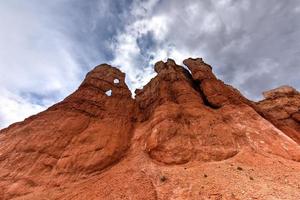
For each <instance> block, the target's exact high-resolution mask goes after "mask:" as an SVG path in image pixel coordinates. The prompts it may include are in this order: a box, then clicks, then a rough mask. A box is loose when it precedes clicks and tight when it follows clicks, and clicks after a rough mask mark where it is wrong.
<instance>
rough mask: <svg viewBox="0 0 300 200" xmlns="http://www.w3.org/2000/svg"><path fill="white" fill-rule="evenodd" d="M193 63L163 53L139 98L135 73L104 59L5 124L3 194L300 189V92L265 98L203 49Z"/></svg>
mask: <svg viewBox="0 0 300 200" xmlns="http://www.w3.org/2000/svg"><path fill="white" fill-rule="evenodd" d="M183 63H184V64H185V65H186V66H187V68H188V69H189V70H188V69H186V68H184V67H182V66H179V65H177V64H176V63H175V62H174V61H173V60H172V59H168V60H167V62H162V61H160V62H158V63H156V64H155V71H156V72H157V76H156V77H154V78H153V79H152V80H151V81H150V82H149V83H148V84H147V85H145V86H144V87H143V89H140V90H136V98H135V99H132V98H131V93H130V91H129V89H128V87H127V86H126V84H125V82H124V79H125V74H123V73H122V72H120V71H119V70H118V69H117V68H114V67H111V66H109V65H106V64H103V65H100V66H97V67H96V68H95V69H93V70H92V71H91V72H89V73H88V74H87V76H86V78H85V80H84V81H83V83H82V84H81V85H80V87H79V88H78V90H77V91H75V92H74V93H73V94H71V95H70V96H68V97H67V98H66V99H65V100H63V101H62V102H60V103H58V104H56V105H54V106H52V107H50V108H49V109H47V110H46V111H44V112H42V113H39V114H37V115H35V116H32V117H30V118H28V119H26V120H25V121H23V122H19V123H15V124H13V125H11V126H10V127H8V128H6V129H3V130H1V132H0V144H1V146H0V199H246V198H256V199H272V198H275V197H276V198H279V199H299V198H300V196H299V190H300V185H299V180H300V174H299V171H300V164H299V161H300V146H299V136H300V129H299V116H298V114H299V107H300V106H299V105H300V99H299V93H298V92H297V91H296V90H292V89H290V88H284V89H280V90H276V91H275V92H274V91H273V92H268V93H266V99H265V100H263V101H261V102H259V103H255V102H252V101H250V100H248V99H246V98H245V97H243V95H242V94H241V93H240V92H239V91H238V90H236V89H235V88H233V87H231V86H229V85H226V84H225V83H223V82H222V81H221V80H219V79H217V77H216V76H215V75H214V74H213V72H212V67H211V66H209V65H208V64H206V63H204V61H203V60H202V59H199V58H198V59H191V58H190V59H186V60H184V62H183ZM107 92H111V95H107V94H108V93H107Z"/></svg>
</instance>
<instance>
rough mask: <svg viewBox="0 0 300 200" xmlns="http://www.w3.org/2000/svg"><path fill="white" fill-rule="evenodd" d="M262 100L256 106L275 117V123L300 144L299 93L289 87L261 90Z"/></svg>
mask: <svg viewBox="0 0 300 200" xmlns="http://www.w3.org/2000/svg"><path fill="white" fill-rule="evenodd" d="M263 95H264V97H265V99H264V100H262V101H260V102H258V103H257V105H258V107H259V108H260V109H261V110H262V111H263V112H264V113H266V114H268V115H269V116H270V117H272V118H273V119H275V120H276V121H275V125H277V126H278V127H279V128H280V129H281V130H282V131H284V132H285V133H286V134H287V135H288V136H289V137H291V138H292V139H293V140H295V141H296V142H297V143H298V144H300V134H299V133H300V93H299V92H298V91H297V90H296V89H294V88H292V87H290V86H281V87H279V88H276V89H273V90H269V91H266V92H263Z"/></svg>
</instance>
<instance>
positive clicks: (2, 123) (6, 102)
mask: <svg viewBox="0 0 300 200" xmlns="http://www.w3.org/2000/svg"><path fill="white" fill-rule="evenodd" d="M0 92H1V96H0V105H1V107H0V127H6V126H8V125H9V124H11V123H12V122H16V121H21V120H24V119H25V118H26V117H28V116H30V115H33V114H36V113H38V112H40V111H42V110H44V109H45V108H46V107H44V106H40V105H36V104H33V103H31V102H30V101H28V100H26V99H23V98H21V97H19V96H17V95H14V94H12V93H10V92H8V91H4V90H0Z"/></svg>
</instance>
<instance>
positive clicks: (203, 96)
mask: <svg viewBox="0 0 300 200" xmlns="http://www.w3.org/2000/svg"><path fill="white" fill-rule="evenodd" d="M200 85H201V81H200V80H193V83H192V86H193V88H194V89H195V90H196V91H197V92H198V93H199V94H200V96H201V98H202V100H203V102H204V105H205V106H207V107H210V108H212V109H219V108H220V107H219V106H215V105H213V104H211V103H210V102H209V101H208V99H207V97H206V95H205V94H204V92H203V90H202V89H201V87H200Z"/></svg>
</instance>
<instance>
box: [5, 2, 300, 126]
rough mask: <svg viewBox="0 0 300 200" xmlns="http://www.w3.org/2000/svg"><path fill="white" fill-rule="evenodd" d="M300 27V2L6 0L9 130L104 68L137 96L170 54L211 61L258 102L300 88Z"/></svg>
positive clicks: (220, 74) (222, 76) (228, 80)
mask: <svg viewBox="0 0 300 200" xmlns="http://www.w3.org/2000/svg"><path fill="white" fill-rule="evenodd" d="M299 21H300V1H298V0H285V1H282V0H268V1H261V0H239V1H237V0H219V1H213V0H202V1H192V0H186V1H182V0H172V1H171V0H169V1H166V0H149V1H141V0H140V1H135V0H131V1H125V0H118V1H108V0H106V1H104V0H88V1H86V0H51V1H40V0H9V1H7V0H0V23H1V26H2V27H1V30H0V74H1V78H0V127H5V126H7V125H9V124H11V123H13V122H16V121H20V120H23V119H24V118H25V117H28V116H30V115H32V114H34V113H37V112H39V111H42V110H44V109H46V108H47V107H48V106H50V105H52V104H54V103H55V102H57V101H60V100H62V99H63V98H64V97H66V96H67V95H68V94H70V93H71V92H72V91H74V90H75V89H76V88H77V87H78V85H79V84H80V83H81V81H82V79H83V78H84V76H85V74H86V73H87V72H88V71H89V70H91V69H92V68H93V67H94V66H96V65H98V64H101V63H109V64H112V65H114V66H117V67H119V68H120V69H121V70H122V71H124V72H126V74H127V77H126V82H127V84H128V85H129V87H130V88H131V90H132V91H134V89H136V88H140V87H141V86H143V85H144V84H146V83H147V82H148V81H149V80H150V79H151V78H152V77H153V76H155V73H154V71H153V67H152V66H153V64H154V63H155V62H156V61H159V60H166V59H167V58H168V57H171V58H173V59H175V60H176V62H177V63H178V64H181V63H182V60H183V59H185V58H187V57H203V58H204V60H205V61H206V62H207V63H209V64H211V65H212V66H213V70H214V72H215V73H216V74H217V76H218V77H219V78H220V79H222V80H224V81H225V82H226V83H229V84H232V85H233V86H235V87H237V88H238V89H240V90H241V92H242V93H243V94H244V95H246V96H247V97H248V98H250V99H253V100H258V99H260V98H261V92H262V91H264V90H268V89H272V88H275V87H278V86H280V85H284V84H288V85H291V86H293V87H295V88H296V89H298V90H299V89H300V78H299V77H300V64H299V63H300V23H299Z"/></svg>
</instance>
